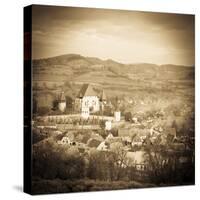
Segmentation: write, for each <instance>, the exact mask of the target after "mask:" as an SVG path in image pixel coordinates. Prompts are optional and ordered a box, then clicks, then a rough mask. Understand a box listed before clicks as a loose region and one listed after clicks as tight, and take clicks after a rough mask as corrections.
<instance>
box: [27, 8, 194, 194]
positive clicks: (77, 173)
mask: <svg viewBox="0 0 200 200" xmlns="http://www.w3.org/2000/svg"><path fill="white" fill-rule="evenodd" d="M31 17H32V24H31V33H30V34H28V37H31V44H29V45H31V52H29V53H28V54H26V55H27V56H28V57H30V56H31V72H32V75H31V76H32V77H31V86H32V88H31V90H32V99H31V102H32V104H31V105H32V116H31V133H29V134H31V138H32V139H31V141H32V143H31V149H32V152H31V153H32V158H31V160H32V163H31V169H32V171H31V176H32V177H31V186H32V193H33V194H49V193H69V192H89V191H104V190H119V189H136V188H154V187H167V186H183V185H194V184H195V16H194V15H191V14H175V13H159V12H143V11H133V10H130V11H129V10H117V9H98V8H81V7H62V6H42V5H33V6H32V7H31Z"/></svg>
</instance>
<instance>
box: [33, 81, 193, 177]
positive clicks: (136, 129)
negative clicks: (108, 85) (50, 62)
mask: <svg viewBox="0 0 200 200" xmlns="http://www.w3.org/2000/svg"><path fill="white" fill-rule="evenodd" d="M127 101H128V103H129V104H132V101H133V100H132V99H131V98H128V100H127ZM120 103H121V102H120V100H119V99H116V102H115V106H113V105H112V104H111V102H110V101H108V100H107V96H106V93H105V91H104V90H103V89H98V90H95V88H93V86H92V84H83V85H82V87H81V89H80V91H79V93H78V94H77V97H76V99H75V100H74V112H73V113H69V114H66V113H65V111H66V109H67V103H66V98H65V94H64V92H61V93H60V96H59V99H58V104H57V109H58V110H59V115H58V114H54V115H52V113H51V114H50V115H45V116H37V117H35V119H34V121H33V122H32V125H33V143H34V144H33V149H37V148H38V147H39V146H41V144H46V143H48V142H49V138H53V142H54V143H56V146H57V147H58V148H60V147H61V148H62V149H63V148H64V149H65V150H66V152H67V153H69V154H72V155H75V156H82V157H84V160H85V162H86V163H88V162H89V161H88V160H89V159H88V157H89V156H91V154H92V152H93V153H94V152H100V153H106V154H112V153H116V152H117V154H118V156H119V157H120V155H123V159H122V157H121V159H118V160H117V162H116V165H118V166H120V168H124V169H125V168H128V167H133V168H134V169H135V170H136V171H138V172H140V179H141V176H143V175H145V171H148V172H149V170H150V171H152V170H156V169H153V167H154V166H153V165H152V162H153V161H151V162H149V156H150V155H154V154H156V153H158V154H160V155H161V156H160V160H159V161H157V160H156V159H154V161H155V162H156V164H160V165H161V167H162V168H163V169H164V168H165V167H166V166H168V165H171V162H172V160H171V159H172V156H171V155H173V159H175V161H174V160H173V163H174V162H175V166H171V167H177V166H178V167H179V168H187V167H188V166H191V165H192V164H193V163H194V151H193V147H194V136H193V130H192V128H190V130H188V132H187V134H185V133H183V132H181V130H179V127H178V125H177V122H176V121H175V120H171V122H170V123H169V122H167V123H166V121H167V120H166V117H165V113H164V111H160V112H156V113H154V114H151V115H149V116H146V117H143V118H141V117H138V116H139V114H140V113H138V115H133V114H132V113H130V112H127V113H125V114H123V115H122V113H121V110H120ZM113 107H114V109H113V110H114V111H113V112H106V110H108V109H109V110H112V108H113ZM190 132H191V133H190ZM147 152H150V154H149V155H148V153H147ZM152 159H153V156H152ZM154 164H155V163H154ZM154 168H155V167H154ZM135 177H136V176H135Z"/></svg>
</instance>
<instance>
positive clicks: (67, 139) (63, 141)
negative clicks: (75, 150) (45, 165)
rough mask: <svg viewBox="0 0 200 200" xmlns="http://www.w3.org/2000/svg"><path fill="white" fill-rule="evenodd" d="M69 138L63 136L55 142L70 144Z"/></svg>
mask: <svg viewBox="0 0 200 200" xmlns="http://www.w3.org/2000/svg"><path fill="white" fill-rule="evenodd" d="M70 142H71V141H70V139H69V138H68V137H63V138H62V139H61V140H59V141H58V142H57V143H58V144H63V145H64V144H70Z"/></svg>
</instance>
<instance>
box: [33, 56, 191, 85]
mask: <svg viewBox="0 0 200 200" xmlns="http://www.w3.org/2000/svg"><path fill="white" fill-rule="evenodd" d="M33 67H34V68H33V80H36V81H51V82H53V81H65V80H69V81H75V82H87V81H89V80H91V81H92V82H94V83H101V84H102V82H103V80H105V81H107V83H108V84H112V83H116V82H123V83H124V82H126V83H127V84H128V83H129V81H130V80H131V81H137V80H148V81H151V80H166V81H167V80H194V67H189V66H181V65H173V64H165V65H157V64H152V63H135V64H123V63H119V62H116V61H114V60H112V59H107V60H102V59H100V58H96V57H84V56H82V55H79V54H66V55H60V56H55V57H50V58H43V59H37V60H33ZM122 79H123V80H122Z"/></svg>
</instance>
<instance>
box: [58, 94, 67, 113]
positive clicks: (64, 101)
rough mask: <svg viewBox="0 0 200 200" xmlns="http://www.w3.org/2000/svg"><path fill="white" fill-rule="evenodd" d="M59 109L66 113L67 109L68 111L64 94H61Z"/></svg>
mask: <svg viewBox="0 0 200 200" xmlns="http://www.w3.org/2000/svg"><path fill="white" fill-rule="evenodd" d="M58 109H59V110H60V111H61V112H64V111H65V109H66V98H65V94H64V92H61V95H60V97H59V100H58Z"/></svg>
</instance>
